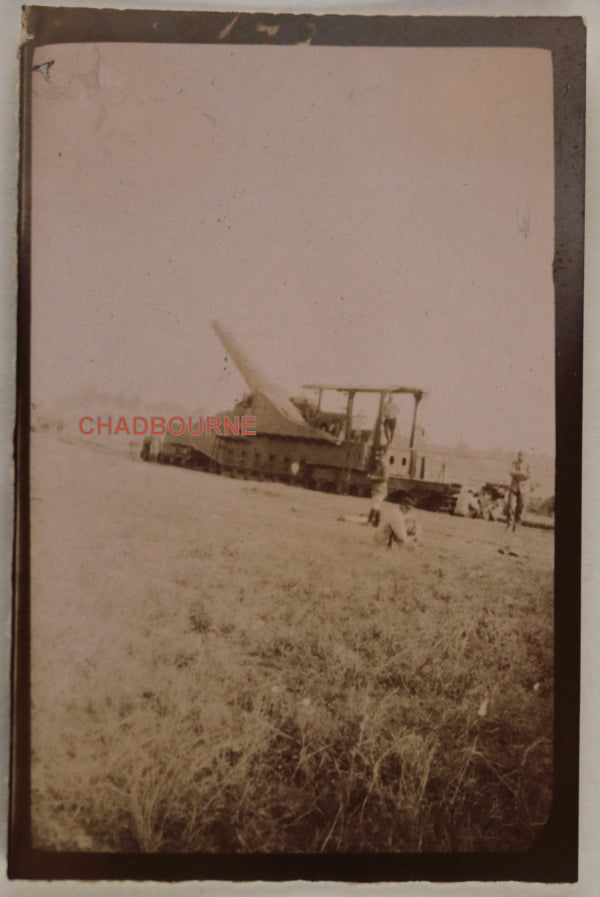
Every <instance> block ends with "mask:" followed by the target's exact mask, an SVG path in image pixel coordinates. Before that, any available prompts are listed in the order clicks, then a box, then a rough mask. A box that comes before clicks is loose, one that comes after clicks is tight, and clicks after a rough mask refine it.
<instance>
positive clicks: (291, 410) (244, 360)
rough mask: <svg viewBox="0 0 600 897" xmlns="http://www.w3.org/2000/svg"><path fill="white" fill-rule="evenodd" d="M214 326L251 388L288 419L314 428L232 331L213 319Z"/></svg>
mask: <svg viewBox="0 0 600 897" xmlns="http://www.w3.org/2000/svg"><path fill="white" fill-rule="evenodd" d="M212 326H213V330H214V331H215V333H216V334H217V336H218V337H219V339H220V340H221V342H222V343H223V346H224V347H225V349H226V350H227V352H228V353H229V355H230V356H231V358H232V359H233V361H234V362H235V364H236V366H237V368H238V370H239V372H240V374H241V375H242V376H243V378H244V380H245V381H246V383H247V384H248V386H249V387H250V389H251V390H252V391H253V392H255V393H259V394H260V395H262V396H263V397H264V398H265V399H267V400H268V402H269V403H270V404H271V405H272V406H274V407H275V409H276V410H277V411H278V412H279V413H280V414H282V415H283V416H284V417H285V418H287V420H288V421H290V422H292V423H295V424H299V425H300V426H301V427H302V428H303V429H304V428H309V429H310V430H312V428H311V427H309V425H308V424H307V423H306V421H305V420H304V418H303V417H302V415H301V414H300V412H299V411H298V409H297V408H296V406H295V405H293V404H292V402H291V401H290V400H289V398H288V396H287V395H286V394H285V392H284V391H283V390H282V389H281V388H280V387H279V386H277V385H276V384H275V383H273V382H272V381H271V380H270V379H269V378H268V377H267V376H266V374H265V373H264V372H263V371H261V369H260V368H259V367H258V366H257V365H256V364H255V363H254V362H253V361H252V359H251V358H250V356H249V355H248V354H247V352H246V350H245V349H244V348H243V347H242V346H241V345H240V343H239V342H238V340H237V339H236V338H235V336H234V335H233V334H232V333H231V331H230V330H228V329H227V328H226V327H224V326H223V325H222V324H220V323H219V322H218V321H213V322H212Z"/></svg>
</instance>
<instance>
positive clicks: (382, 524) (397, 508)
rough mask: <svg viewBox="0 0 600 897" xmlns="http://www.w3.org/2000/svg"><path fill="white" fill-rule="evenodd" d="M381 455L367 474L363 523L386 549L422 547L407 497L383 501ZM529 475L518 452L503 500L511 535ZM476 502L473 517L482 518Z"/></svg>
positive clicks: (385, 470)
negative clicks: (368, 487)
mask: <svg viewBox="0 0 600 897" xmlns="http://www.w3.org/2000/svg"><path fill="white" fill-rule="evenodd" d="M385 456H386V451H385V449H382V450H380V451H379V453H378V457H377V464H376V467H375V470H374V472H373V474H371V480H372V482H373V488H372V492H371V510H370V512H369V516H368V518H367V521H366V522H367V523H368V524H370V525H372V526H374V527H379V533H380V534H381V535H380V537H379V539H380V541H382V542H383V543H384V544H386V545H387V547H388V548H392V547H393V546H395V545H409V546H411V545H417V546H418V545H422V544H423V532H422V527H421V524H420V522H419V520H418V518H417V515H416V513H415V507H414V501H413V500H412V498H411V497H410V495H408V494H404V495H403V496H402V497H401V498H400V499H399V501H397V502H390V501H386V499H387V494H388V477H389V470H388V466H387V463H386V457H385ZM530 476H531V474H530V470H529V465H528V464H527V462H526V460H525V457H524V455H523V452H519V453H518V455H517V457H516V459H515V461H514V462H513V464H512V465H511V468H510V485H509V486H508V490H507V492H506V495H505V498H504V501H503V516H504V517H505V519H506V526H507V529H510V530H512V531H513V532H514V531H515V529H516V527H517V525H518V524H520V523H521V520H522V516H523V504H524V494H525V490H526V484H527V482H528V480H529V479H530ZM477 501H478V508H479V514H478V515H474V516H480V515H481V516H483V514H481V508H482V506H483V505H482V504H481V503H479V499H477Z"/></svg>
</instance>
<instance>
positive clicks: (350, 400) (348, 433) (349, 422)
mask: <svg viewBox="0 0 600 897" xmlns="http://www.w3.org/2000/svg"><path fill="white" fill-rule="evenodd" d="M354 396H355V392H354V390H353V389H349V390H348V404H347V405H346V433H345V439H346V442H350V440H351V439H352V409H353V408H354Z"/></svg>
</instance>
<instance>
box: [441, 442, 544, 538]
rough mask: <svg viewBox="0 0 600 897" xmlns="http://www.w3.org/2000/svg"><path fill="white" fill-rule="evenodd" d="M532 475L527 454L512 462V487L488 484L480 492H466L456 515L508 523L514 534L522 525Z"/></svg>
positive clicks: (465, 490) (457, 504)
mask: <svg viewBox="0 0 600 897" xmlns="http://www.w3.org/2000/svg"><path fill="white" fill-rule="evenodd" d="M530 476H531V473H530V469H529V465H528V463H527V462H526V460H525V456H524V454H523V452H519V453H518V455H517V457H516V459H515V461H514V462H513V463H512V465H511V468H510V471H509V477H510V483H509V485H508V486H495V485H493V484H490V483H488V484H486V485H485V486H483V487H482V488H481V489H480V490H479V491H478V492H475V491H473V490H472V489H464V490H463V492H461V494H460V495H459V497H458V500H457V503H456V508H455V512H454V513H455V514H458V516H461V517H478V518H481V519H482V520H505V521H506V526H507V529H511V530H512V531H513V532H514V530H515V529H516V527H517V525H518V524H520V523H521V522H522V518H523V508H524V502H525V496H526V492H527V487H528V481H529V479H530Z"/></svg>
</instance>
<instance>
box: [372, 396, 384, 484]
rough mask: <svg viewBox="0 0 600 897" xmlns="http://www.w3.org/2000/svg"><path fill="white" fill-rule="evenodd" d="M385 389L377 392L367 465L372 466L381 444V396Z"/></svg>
mask: <svg viewBox="0 0 600 897" xmlns="http://www.w3.org/2000/svg"><path fill="white" fill-rule="evenodd" d="M385 393H386V390H385V389H382V390H380V392H379V407H378V409H377V418H376V420H375V426H374V427H373V443H372V445H371V456H370V458H369V466H370V467H372V466H373V465H374V463H375V456H376V454H377V451H378V449H379V447H380V446H381V425H382V422H383V397H384V396H385Z"/></svg>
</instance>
